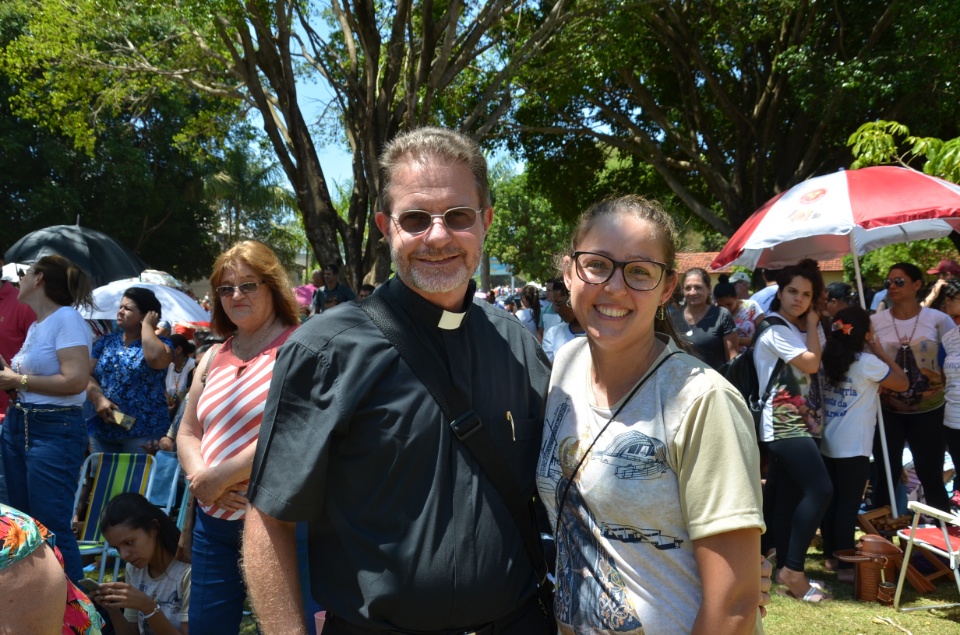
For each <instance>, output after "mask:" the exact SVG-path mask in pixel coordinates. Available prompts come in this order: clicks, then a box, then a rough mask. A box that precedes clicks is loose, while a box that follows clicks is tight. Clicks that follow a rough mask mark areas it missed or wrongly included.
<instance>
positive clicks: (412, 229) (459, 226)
mask: <svg viewBox="0 0 960 635" xmlns="http://www.w3.org/2000/svg"><path fill="white" fill-rule="evenodd" d="M479 213H480V210H478V209H473V208H472V207H451V208H450V209H448V210H447V211H445V212H443V213H442V214H431V213H430V212H428V211H426V210H422V209H408V210H404V211H402V212H400V213H399V214H397V216H396V218H394V221H395V222H396V223H397V226H398V227H400V229H402V230H403V231H405V232H407V233H408V234H410V235H411V236H416V235H418V234H422V233H423V232H425V231H427V230H428V229H430V225H432V224H433V219H434V218H442V219H443V224H444V225H446V226H447V229H450V230H452V231H457V232H462V231H467V230H468V229H470V228H471V227H473V226H474V225H475V224H476V222H477V215H478V214H479Z"/></svg>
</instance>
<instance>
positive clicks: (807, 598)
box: [776, 585, 833, 604]
mask: <svg viewBox="0 0 960 635" xmlns="http://www.w3.org/2000/svg"><path fill="white" fill-rule="evenodd" d="M776 593H777V595H783V596H786V597H791V598H794V599H798V600H801V601H803V602H809V603H811V604H819V603H820V602H829V601H830V600H832V599H833V596H831V595H830V594H829V593H827V592H826V591H824V590H823V589H821V588H819V587H815V586H813V585H811V586H810V588H809V589H807V592H806V593H804V594H803V597H802V598H798V597H797V596H796V595H794V594H793V593H791V592H790V589H788V588H786V587H783V588H780V589H777V590H776Z"/></svg>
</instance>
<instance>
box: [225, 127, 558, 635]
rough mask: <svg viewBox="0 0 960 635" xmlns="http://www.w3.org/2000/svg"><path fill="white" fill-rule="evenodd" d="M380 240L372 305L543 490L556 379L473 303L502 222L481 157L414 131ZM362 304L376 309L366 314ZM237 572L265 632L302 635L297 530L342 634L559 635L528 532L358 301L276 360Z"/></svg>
mask: <svg viewBox="0 0 960 635" xmlns="http://www.w3.org/2000/svg"><path fill="white" fill-rule="evenodd" d="M381 165H382V172H383V179H382V182H383V183H384V187H383V191H382V192H381V195H380V201H379V209H380V212H378V213H377V216H376V222H377V227H379V229H380V231H381V232H382V233H383V235H384V236H385V238H386V240H387V241H388V243H389V245H390V253H391V257H392V260H393V263H394V266H395V269H396V276H395V277H394V278H392V279H390V280H389V281H388V282H387V283H385V284H383V285H381V286H380V287H379V288H378V289H377V290H376V292H375V293H374V296H373V297H372V298H371V299H375V298H377V297H379V298H380V299H382V301H383V302H385V303H386V304H387V305H389V308H390V309H392V312H393V313H394V314H395V316H396V317H397V319H398V321H399V323H400V326H401V328H402V329H403V332H404V336H405V337H406V338H409V342H410V343H411V346H412V347H414V348H415V350H416V351H418V353H419V354H421V355H422V356H423V358H424V359H425V360H427V363H429V364H430V365H432V366H433V367H434V368H435V369H438V370H439V372H441V373H442V374H444V375H447V376H448V377H449V379H450V381H451V382H452V383H453V384H454V386H456V388H457V389H458V390H459V392H460V393H462V395H464V396H465V397H466V399H468V400H469V401H470V402H471V403H463V404H456V407H458V408H462V409H463V410H467V409H469V408H471V407H472V409H473V410H474V411H475V412H476V413H477V414H478V415H479V418H480V421H481V422H482V425H483V429H482V431H481V432H480V434H486V435H487V436H488V437H489V439H490V440H491V442H492V443H493V444H494V445H495V446H496V450H497V453H498V455H499V458H500V459H501V460H502V464H503V465H502V467H503V469H504V471H505V472H508V473H509V476H510V478H511V480H512V481H513V482H514V483H515V487H516V490H517V491H518V492H520V493H521V494H522V495H524V496H525V497H526V500H529V498H530V497H531V496H532V495H533V493H534V492H535V485H534V468H535V466H536V462H537V456H538V451H539V441H540V438H541V432H542V427H541V424H540V413H541V407H542V403H543V399H544V396H545V394H546V390H547V384H548V380H549V365H548V362H547V360H546V359H545V357H544V355H543V352H542V351H541V350H540V348H539V346H538V345H537V342H536V338H534V337H533V336H532V335H531V334H530V332H529V331H527V329H526V328H524V327H523V325H522V324H521V323H520V322H519V321H518V320H516V319H515V318H513V317H512V316H510V315H508V314H506V313H504V312H503V311H499V310H497V309H495V308H494V307H493V306H491V305H485V304H475V303H474V302H473V301H472V300H473V296H474V292H475V289H476V286H475V284H474V283H473V281H472V276H473V273H474V271H475V270H476V268H477V265H478V264H479V262H480V254H481V251H482V248H483V240H484V238H485V236H486V232H487V230H488V229H489V227H490V223H491V222H492V221H493V207H492V206H491V204H490V193H489V185H488V180H487V166H486V160H485V159H484V157H483V155H482V153H481V152H480V149H479V147H478V146H477V145H476V144H475V143H474V142H473V141H472V140H470V139H468V138H466V137H464V136H463V135H460V134H458V133H455V132H451V131H448V130H442V129H438V128H421V129H418V130H414V131H411V132H409V133H407V134H404V135H402V136H400V137H398V138H396V139H395V140H394V141H392V142H391V143H390V144H389V145H388V146H387V147H386V148H385V150H384V153H383V157H382V158H381ZM369 301H370V300H367V302H369ZM249 499H250V507H249V508H248V512H247V520H246V527H245V532H244V563H245V570H246V577H247V585H248V589H249V590H250V593H251V596H252V599H253V603H254V608H255V610H256V614H257V617H258V618H259V620H260V623H261V628H262V629H263V632H264V633H267V634H268V635H270V634H272V633H283V634H288V633H303V632H305V630H304V624H303V621H302V617H301V616H302V614H303V611H302V610H301V608H300V607H299V605H298V602H299V597H300V596H299V588H300V585H299V580H297V575H296V571H297V567H296V548H295V523H296V522H298V521H306V522H307V523H308V528H309V531H308V533H309V543H310V559H311V567H310V570H311V580H310V582H311V588H312V591H313V595H314V597H315V598H316V600H317V601H318V602H319V603H320V604H321V605H323V606H324V607H325V608H326V609H327V620H326V624H325V625H324V634H325V635H337V634H340V633H349V634H353V633H414V632H415V633H467V632H477V633H504V634H517V635H519V634H524V635H527V634H532V635H537V634H539V633H544V634H545V633H548V632H550V626H549V624H550V622H549V620H548V619H547V617H546V615H545V614H544V610H543V608H542V607H541V605H540V602H538V599H537V595H536V590H537V576H536V575H535V573H534V565H533V564H532V561H531V558H530V557H529V556H528V554H527V551H526V550H525V548H524V542H523V536H522V535H521V528H520V527H519V526H518V524H517V523H516V521H515V520H514V517H513V516H512V515H511V513H510V511H509V510H508V508H507V505H506V503H505V502H504V500H503V499H502V498H501V497H500V495H499V493H498V491H497V489H496V488H495V487H494V485H493V483H492V482H491V480H490V478H489V475H488V474H487V473H486V472H485V471H484V469H483V468H481V467H480V465H479V464H478V463H477V460H476V459H475V458H474V456H473V455H472V454H471V452H470V450H469V449H468V448H467V447H466V446H465V445H464V444H463V442H461V441H460V440H459V439H458V438H457V437H456V435H455V434H454V432H453V430H452V429H451V427H450V421H449V420H448V418H447V417H446V416H445V415H444V414H443V412H442V411H441V408H440V407H439V405H438V404H437V402H436V401H435V400H434V399H433V398H432V397H431V394H430V392H429V391H428V389H427V387H426V386H424V384H423V383H422V382H421V380H420V379H418V377H417V375H416V374H414V372H413V371H412V370H411V368H410V366H408V365H407V363H406V361H405V359H404V358H402V357H401V356H400V354H399V352H398V351H397V349H396V348H394V346H393V345H392V344H391V342H390V341H389V340H388V339H387V338H386V337H385V336H384V335H383V333H382V332H381V331H380V329H379V328H378V326H377V325H376V324H375V323H374V322H373V321H372V320H371V318H370V316H369V315H368V314H367V313H366V312H365V311H364V310H363V309H362V308H361V307H360V305H359V304H357V303H356V302H349V303H347V304H344V305H342V306H341V307H339V308H338V309H337V310H336V311H330V312H328V313H323V314H322V315H320V316H319V317H317V318H314V319H312V320H310V321H308V322H307V323H306V324H305V325H304V326H302V327H301V328H300V329H299V330H298V331H296V332H295V333H294V334H293V335H292V336H291V337H290V339H289V340H288V342H287V343H286V344H285V345H284V346H283V348H282V349H281V351H280V353H279V355H278V357H277V363H276V367H275V369H274V380H273V382H272V383H271V389H270V394H269V397H268V400H267V405H266V411H265V413H264V417H263V423H262V427H261V430H260V440H259V443H258V446H257V454H256V458H255V460H254V466H253V473H252V476H251V482H250V488H249Z"/></svg>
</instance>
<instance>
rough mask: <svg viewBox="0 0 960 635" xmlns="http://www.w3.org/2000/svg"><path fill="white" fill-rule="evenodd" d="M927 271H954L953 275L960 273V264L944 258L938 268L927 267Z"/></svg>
mask: <svg viewBox="0 0 960 635" xmlns="http://www.w3.org/2000/svg"><path fill="white" fill-rule="evenodd" d="M927 273H931V274H932V273H952V274H953V275H960V265H958V264H957V263H956V262H954V261H953V260H947V259H943V260H941V261H940V264H938V265H937V267H936V269H927Z"/></svg>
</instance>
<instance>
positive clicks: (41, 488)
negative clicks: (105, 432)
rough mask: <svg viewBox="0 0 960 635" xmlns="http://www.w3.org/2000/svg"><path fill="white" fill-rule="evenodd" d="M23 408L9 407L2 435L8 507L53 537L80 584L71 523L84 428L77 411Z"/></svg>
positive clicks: (38, 406) (39, 406)
mask: <svg viewBox="0 0 960 635" xmlns="http://www.w3.org/2000/svg"><path fill="white" fill-rule="evenodd" d="M24 407H26V408H27V412H26V415H25V414H24V412H23V411H22V410H20V409H19V408H16V407H14V406H13V405H11V406H10V409H9V410H8V411H7V418H6V419H5V420H4V423H3V432H2V436H0V452H2V454H3V464H4V467H5V471H6V476H7V489H8V494H9V498H10V505H11V506H12V507H15V508H17V509H19V510H20V511H22V512H24V513H27V514H30V515H31V516H33V517H34V518H36V519H37V520H38V521H40V522H41V523H43V524H44V525H46V527H47V529H49V530H50V531H52V532H53V533H54V534H55V535H56V537H57V543H56V544H57V548H58V549H60V553H62V554H63V564H64V568H65V569H66V571H67V575H68V576H70V579H71V580H80V579H81V578H83V568H82V566H81V564H80V550H79V548H78V547H77V538H76V536H74V534H73V527H72V526H71V521H72V520H73V500H74V496H75V494H76V491H77V484H78V482H79V480H80V467H81V466H82V465H83V457H84V453H85V452H86V449H87V427H86V424H85V423H84V421H83V417H82V416H81V414H80V408H76V409H71V410H67V411H61V412H38V411H39V410H44V409H54V408H59V407H60V406H48V405H43V404H31V405H28V406H24ZM28 443H29V447H26V446H27V444H28Z"/></svg>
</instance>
